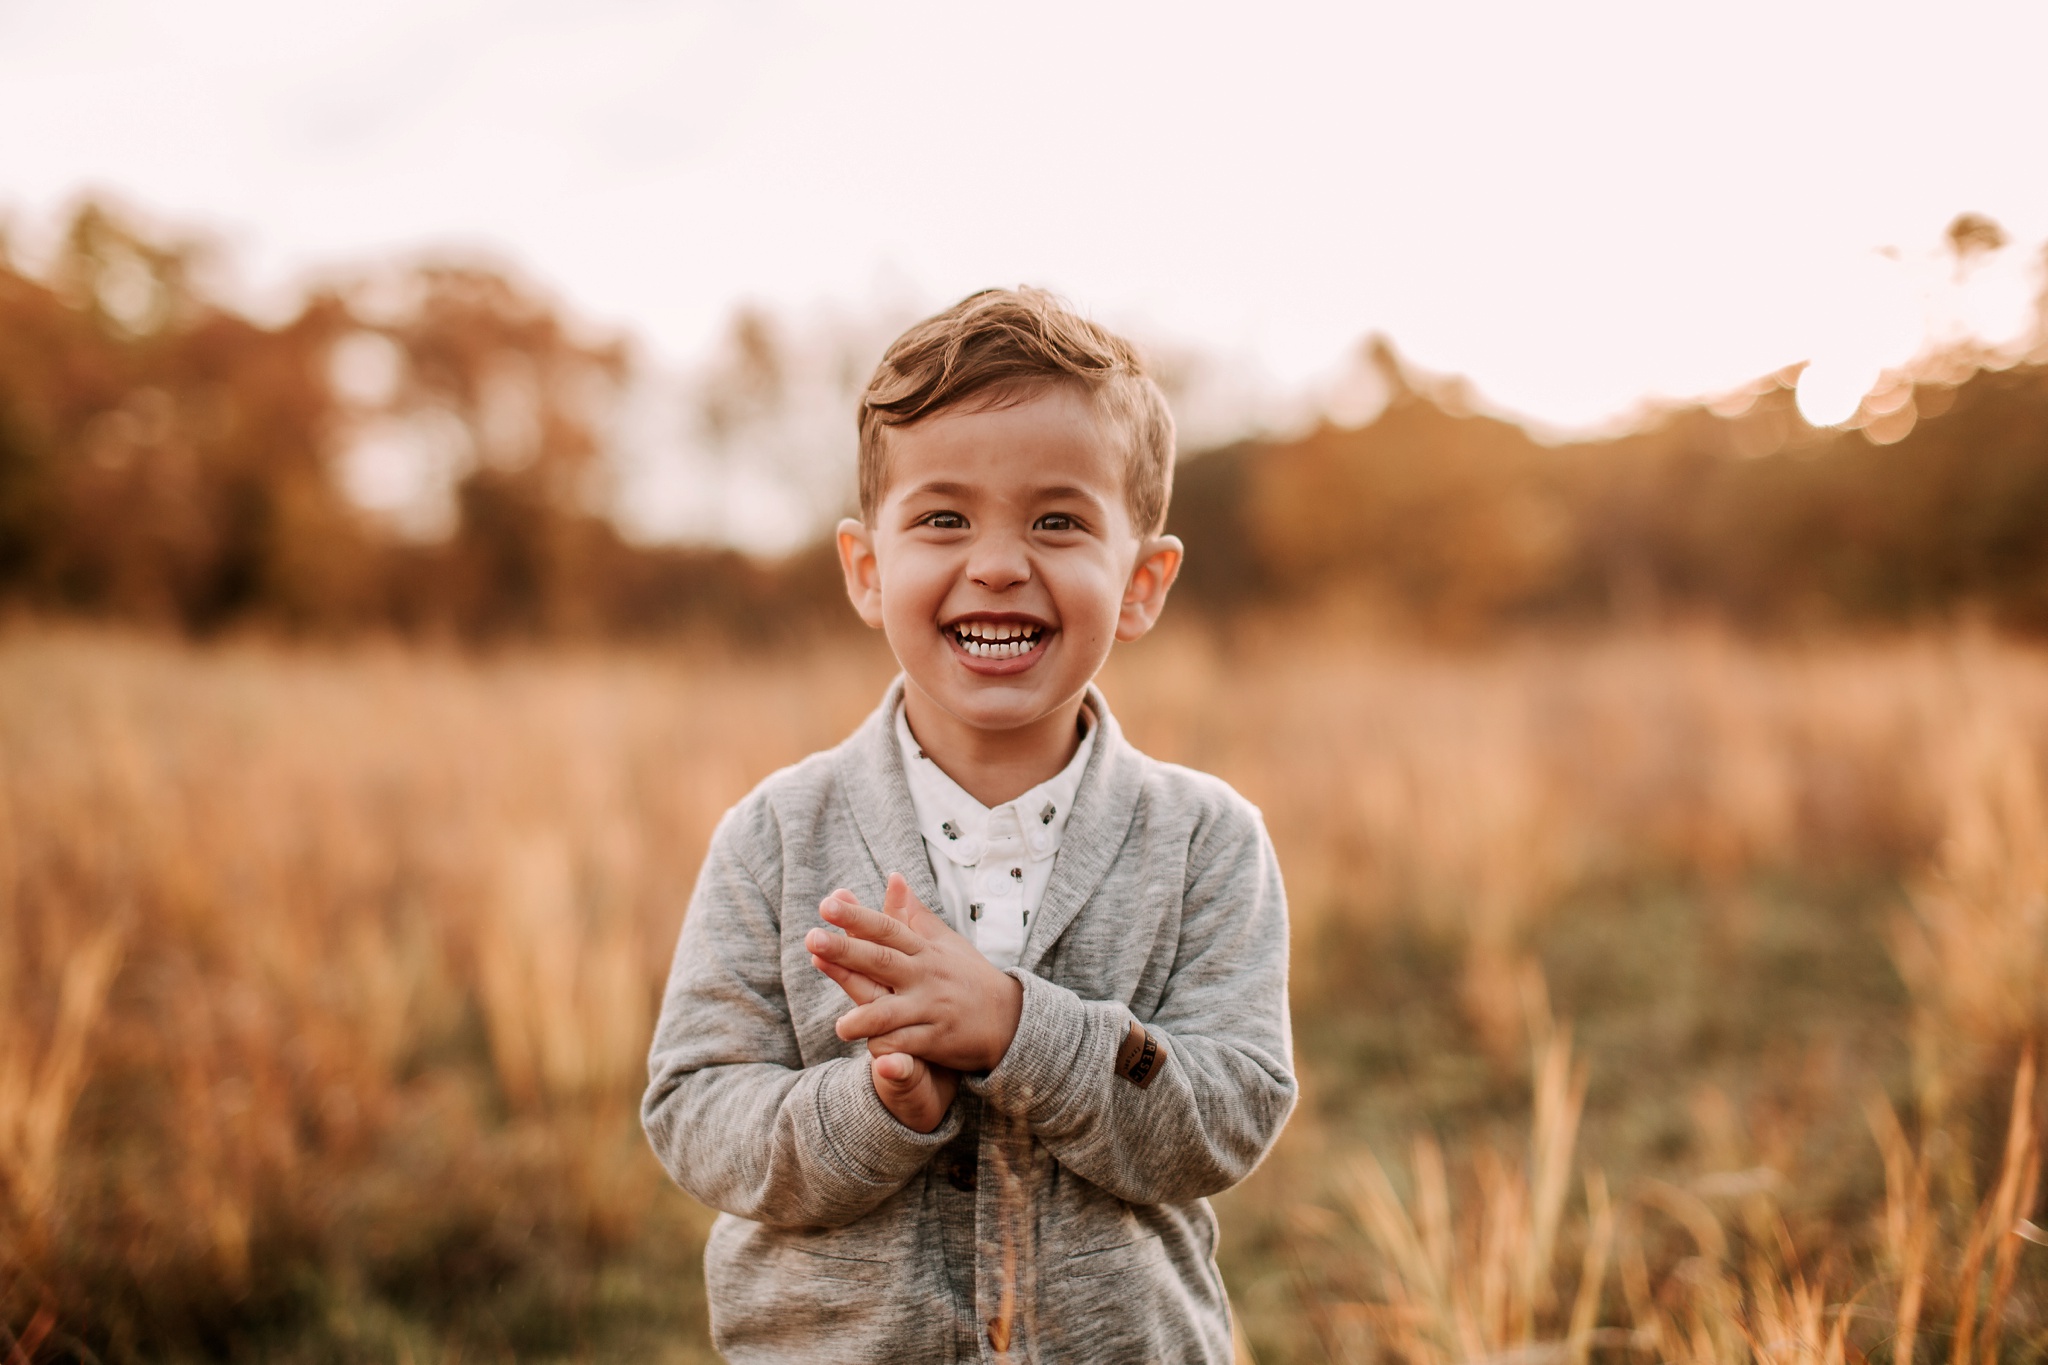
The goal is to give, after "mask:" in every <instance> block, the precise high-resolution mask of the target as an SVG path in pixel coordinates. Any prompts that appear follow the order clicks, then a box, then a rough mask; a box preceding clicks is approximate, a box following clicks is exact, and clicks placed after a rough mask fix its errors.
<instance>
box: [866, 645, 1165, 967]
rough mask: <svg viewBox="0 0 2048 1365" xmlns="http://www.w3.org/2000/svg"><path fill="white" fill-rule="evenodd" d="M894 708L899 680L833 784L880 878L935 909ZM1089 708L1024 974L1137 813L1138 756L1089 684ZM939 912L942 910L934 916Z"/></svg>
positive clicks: (1077, 905)
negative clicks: (1069, 811) (1088, 744)
mask: <svg viewBox="0 0 2048 1365" xmlns="http://www.w3.org/2000/svg"><path fill="white" fill-rule="evenodd" d="M902 702H903V679H902V678H901V677H898V678H897V679H896V681H895V682H893V683H891V684H890V685H889V690H888V691H887V692H886V693H884V694H883V696H882V704H881V705H880V706H879V707H877V708H876V710H875V712H874V714H873V715H871V716H869V717H868V718H867V720H866V721H865V722H863V723H862V725H861V727H860V729H858V730H856V731H855V732H854V733H853V736H852V738H851V739H849V740H848V741H847V742H846V743H845V744H844V745H842V746H841V747H840V750H839V761H838V769H839V781H840V784H841V787H842V789H843V790H844V791H845V793H846V798H847V804H848V805H849V806H851V807H852V810H853V819H854V824H855V825H856V826H857V827H858V828H859V829H860V835H861V840H862V842H864V843H865V844H866V845H867V847H868V853H869V855H870V856H871V857H873V858H874V860H875V866H876V867H878V868H880V869H881V872H882V875H883V877H884V878H885V879H886V878H887V876H888V874H889V873H891V872H901V873H902V874H903V877H904V880H906V881H908V882H909V883H910V889H911V890H912V891H914V892H916V893H917V898H918V899H919V900H921V901H923V902H924V903H925V904H926V905H928V906H932V907H934V908H938V907H939V906H940V901H939V888H938V883H937V882H936V880H935V879H934V878H933V876H932V866H931V855H930V854H929V852H927V850H926V849H925V846H924V836H923V835H922V834H921V833H919V832H918V828H917V811H916V808H915V807H914V806H912V804H911V801H910V783H909V781H908V780H907V779H906V778H905V777H904V775H903V755H902V753H901V752H900V750H899V749H898V747H897V744H896V731H895V720H896V708H897V707H898V706H900V705H901V704H902ZM1088 709H1089V710H1091V711H1093V712H1094V713H1095V722H1096V726H1097V730H1096V736H1095V752H1094V753H1093V754H1091V755H1090V756H1089V759H1088V766H1087V768H1086V769H1084V770H1083V771H1082V774H1081V787H1080V790H1079V791H1078V792H1077V793H1076V794H1075V797H1074V812H1073V815H1072V817H1071V818H1070V819H1069V821H1068V823H1067V830H1066V835H1065V837H1064V838H1063V840H1062V841H1061V844H1060V851H1059V854H1058V856H1057V857H1056V858H1055V859H1054V861H1053V866H1052V880H1051V881H1050V882H1048V883H1047V885H1046V888H1045V899H1044V900H1043V901H1042V902H1040V903H1039V907H1038V910H1037V911H1036V913H1034V914H1033V915H1032V916H1031V928H1030V931H1029V933H1028V935H1027V937H1026V938H1025V941H1024V952H1023V954H1022V956H1020V957H1019V958H1018V960H1017V965H1018V966H1019V967H1021V968H1023V969H1025V970H1026V971H1034V970H1036V969H1037V967H1038V964H1039V963H1040V962H1041V961H1043V960H1044V958H1045V955H1046V953H1047V951H1048V950H1049V949H1051V947H1052V945H1053V944H1054V943H1055V942H1057V941H1058V940H1059V936H1060V935H1061V934H1062V933H1063V932H1065V930H1066V927H1067V926H1068V925H1069V924H1071V923H1073V920H1074V916H1076V915H1078V914H1080V913H1081V907H1082V906H1084V905H1086V904H1087V903H1088V898H1089V897H1090V896H1091V895H1093V894H1094V893H1095V888H1096V887H1097V886H1099V885H1100V884H1101V882H1102V878H1103V875H1104V874H1105V873H1107V872H1108V871H1109V865H1110V864H1111V863H1112V862H1114V861H1115V860H1116V855H1117V850H1118V849H1120V848H1122V847H1123V843H1124V837H1125V835H1126V834H1127V833H1128V832H1129V830H1130V826H1131V820H1132V818H1133V817H1134V816H1135V815H1136V814H1137V809H1138V790H1139V788H1140V787H1141V786H1142V785H1143V783H1144V758H1143V756H1142V755H1140V754H1139V753H1138V751H1137V750H1135V749H1133V748H1132V747H1131V746H1130V745H1129V744H1128V743H1126V742H1125V741H1124V735H1123V729H1122V727H1120V726H1119V725H1118V724H1117V723H1116V717H1115V716H1113V715H1111V714H1110V711H1109V703H1108V702H1107V701H1105V700H1103V696H1102V692H1101V690H1100V689H1098V688H1097V687H1096V686H1095V685H1094V684H1093V683H1090V684H1089V685H1088ZM939 913H940V914H941V915H944V913H945V912H944V910H943V909H939ZM953 927H954V928H955V929H958V928H959V927H960V926H959V925H954V926H953Z"/></svg>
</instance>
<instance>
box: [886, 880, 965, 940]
mask: <svg viewBox="0 0 2048 1365" xmlns="http://www.w3.org/2000/svg"><path fill="white" fill-rule="evenodd" d="M882 909H883V911H884V912H886V913H887V914H888V915H889V917H890V918H891V919H894V920H897V921H899V922H901V923H902V924H904V925H907V926H908V927H909V928H910V929H912V930H914V931H915V932H916V934H917V936H918V937H919V938H923V939H934V938H937V937H939V935H940V934H942V933H947V934H949V933H951V932H953V926H952V925H950V924H948V923H946V921H945V920H944V919H943V918H941V917H940V916H938V915H935V914H933V913H932V911H931V907H930V906H928V905H926V904H925V903H924V902H923V901H921V900H919V899H918V898H917V893H916V892H915V891H912V890H911V889H910V883H909V882H907V881H905V880H904V879H903V874H902V873H901V872H891V873H890V874H889V884H888V886H887V887H886V888H885V889H884V890H883V892H882Z"/></svg>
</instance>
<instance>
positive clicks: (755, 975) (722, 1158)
mask: <svg viewBox="0 0 2048 1365" xmlns="http://www.w3.org/2000/svg"><path fill="white" fill-rule="evenodd" d="M780 888H781V874H780V843H779V840H778V838H777V834H776V828H775V820H774V814H773V811H772V809H771V807H770V805H769V803H768V802H767V801H766V800H765V799H763V798H762V797H761V796H760V794H759V793H757V794H756V795H755V797H752V798H749V800H748V801H747V802H743V803H742V804H741V805H740V806H738V807H736V808H734V809H733V810H732V811H731V812H729V813H728V814H727V816H726V818H725V819H724V820H723V821H721V822H720V824H719V827H718V830H717V832H716V833H715V834H714V835H713V836H712V839H711V848H710V851H709V853H708V854H707V855H706V857H705V861H704V867H703V870H702V872H701V873H699V875H698V878H697V888H696V891H695V893H694V894H693V895H692V896H691V898H690V907H689V912H688V914H687V915H686V916H685V918H684V921H683V929H682V934H681V936H680V937H679V939H678V942H677V944H676V954H675V961H674V965H673V966H672V968H671V969H670V972H669V980H668V989H667V991H666V992H665V994H664V996H663V999H662V1006H661V1018H660V1021H659V1023H658V1024H657V1025H656V1027H655V1033H654V1044H653V1047H652V1049H651V1050H650V1052H649V1054H648V1060H647V1069H648V1086H647V1093H646V1095H645V1097H644V1098H643V1099H642V1101H641V1109H640V1114H641V1124H642V1126H643V1127H644V1128H645V1130H646V1132H647V1138H648V1141H649V1142H650V1143H651V1144H652V1145H653V1147H654V1151H655V1155H656V1156H658V1157H659V1158H660V1159H661V1164H662V1166H663V1167H664V1168H665V1169H666V1170H667V1171H668V1173H669V1176H670V1177H671V1178H672V1179H673V1180H674V1181H675V1182H676V1183H677V1184H678V1185H680V1186H682V1187H683V1189H685V1190H686V1191H688V1192H689V1193H690V1194H691V1195H692V1196H693V1197H695V1198H696V1199H697V1200H698V1201H700V1202H702V1203H704V1204H708V1205H710V1206H711V1207H712V1208H715V1209H720V1210H723V1211H724V1212H726V1213H730V1214H734V1215H736V1216H738V1217H742V1218H750V1219H753V1220H755V1221H757V1222H761V1223H769V1224H778V1225H786V1226H810V1227H836V1226H841V1225H844V1224H846V1223H850V1222H852V1221H853V1220H854V1219H856V1218H859V1217H860V1216H861V1215H862V1214H865V1213H866V1212H868V1211H869V1210H870V1209H872V1208H874V1207H875V1205H877V1204H879V1203H881V1202H882V1200H884V1199H886V1198H888V1197H889V1196H890V1195H891V1194H893V1193H895V1192H896V1191H897V1190H898V1189H900V1188H902V1186H903V1185H904V1184H905V1183H906V1182H907V1181H908V1180H909V1179H910V1178H911V1177H912V1176H913V1175H915V1174H916V1173H917V1172H918V1171H920V1170H921V1169H923V1167H924V1166H925V1164H926V1163H927V1162H928V1161H929V1160H930V1159H931V1156H932V1154H933V1153H934V1152H935V1151H936V1150H937V1149H938V1148H940V1147H942V1146H943V1145H945V1143H947V1142H948V1141H950V1140H951V1139H952V1138H953V1137H954V1135H955V1134H956V1133H957V1132H958V1130H959V1117H958V1115H957V1113H949V1114H948V1115H947V1117H946V1120H945V1122H944V1123H943V1124H941V1125H940V1127H939V1128H937V1129H936V1130H934V1131H933V1132H930V1133H919V1132H916V1131H915V1130H913V1129H911V1128H908V1127H906V1126H904V1125H903V1124H902V1123H900V1122H898V1121H897V1119H896V1117H895V1116H894V1115H893V1114H891V1113H890V1112H889V1111H888V1110H887V1109H886V1108H884V1107H883V1105H882V1102H881V1100H880V1099H878V1098H877V1097H876V1095H875V1090H874V1085H873V1082H872V1081H871V1080H870V1079H869V1076H868V1063H867V1058H866V1057H865V1056H855V1057H841V1058H833V1059H830V1060H827V1061H824V1062H820V1063H818V1064H816V1065H813V1066H809V1067H806V1066H805V1065H804V1064H803V1059H802V1056H801V1054H800V1052H799V1050H798V1046H797V1038H796V1032H795V1029H794V1027H793V1026H792V1024H791V1021H790V1009H789V1001H788V998H787V997H786V995H785V994H784V992H783V985H782V932H781V922H780V919H781V917H780V912H779V906H780Z"/></svg>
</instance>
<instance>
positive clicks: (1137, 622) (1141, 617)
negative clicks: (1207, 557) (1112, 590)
mask: <svg viewBox="0 0 2048 1365" xmlns="http://www.w3.org/2000/svg"><path fill="white" fill-rule="evenodd" d="M1186 553H1187V551H1186V550H1185V548H1184V547H1183V546H1182V545H1181V543H1180V537H1179V536H1153V537H1152V538H1151V539H1150V540H1147V541H1146V542H1145V543H1144V544H1143V545H1141V546H1139V547H1138V566H1137V567H1136V568H1135V569H1132V570H1131V581H1130V584H1129V586H1127V587H1126V588H1125V589H1124V604H1123V609H1122V610H1121V611H1119V612H1118V613H1117V618H1116V638H1117V639H1119V640H1124V641H1130V640H1135V639H1138V638H1139V637H1140V636H1142V635H1144V633H1145V632H1146V631H1148V630H1150V629H1152V625H1153V623H1154V622H1155V621H1157V620H1158V619H1159V613H1160V611H1161V610H1162V609H1164V607H1165V606H1166V594H1167V592H1168V591H1169V590H1170V589H1171V588H1172V587H1173V580H1174V579H1175V578H1177V577H1179V576H1180V561H1181V558H1182V557H1183V556H1184V555H1185V554H1186Z"/></svg>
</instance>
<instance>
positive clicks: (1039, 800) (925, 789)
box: [896, 707, 1095, 967]
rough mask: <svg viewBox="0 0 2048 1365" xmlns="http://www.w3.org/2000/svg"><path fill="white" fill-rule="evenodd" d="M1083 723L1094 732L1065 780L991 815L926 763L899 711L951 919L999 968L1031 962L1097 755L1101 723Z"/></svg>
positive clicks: (907, 763) (907, 764)
mask: <svg viewBox="0 0 2048 1365" xmlns="http://www.w3.org/2000/svg"><path fill="white" fill-rule="evenodd" d="M1081 720H1082V723H1083V724H1084V725H1086V726H1087V727H1088V729H1087V732H1086V733H1085V734H1083V735H1082V736H1081V744H1080V747H1079V748H1077V749H1075V750H1074V757H1073V759H1072V760H1071V761H1070V762H1069V763H1068V764H1067V766H1066V767H1065V768H1064V769H1062V770H1061V771H1060V774H1059V775H1058V776H1057V777H1054V778H1051V779H1050V780H1048V781H1045V782H1041V783H1039V784H1038V785H1037V786H1035V787H1033V788H1032V789H1031V790H1030V791H1027V792H1025V793H1024V794H1023V795H1022V796H1020V797H1018V798H1017V799H1016V800H1014V801H1009V802H1005V803H1004V804H1003V805H1000V806H997V807H996V808H995V809H994V810H990V809H989V808H988V807H987V806H984V805H982V804H981V802H979V801H977V800H975V799H974V798H973V797H971V796H969V795H968V794H967V793H966V792H965V791H963V790H961V788H960V784H959V783H957V782H955V781H954V780H953V779H952V778H950V777H948V776H946V774H945V771H944V770H943V769H941V768H940V767H939V765H938V764H936V763H934V762H933V761H932V760H931V759H929V758H926V757H925V755H924V750H922V749H920V748H918V747H917V740H916V738H915V737H914V736H912V735H911V733H910V722H909V721H908V720H906V719H905V718H904V715H903V708H901V707H898V708H897V709H896V742H897V743H898V744H899V745H900V746H902V749H903V772H904V776H905V777H907V778H908V779H909V781H910V804H911V806H912V807H913V808H914V809H915V810H916V812H917V828H918V831H919V832H920V833H921V834H923V835H924V846H925V852H926V853H927V854H928V855H929V856H930V857H931V861H932V875H933V878H934V879H935V880H936V881H937V882H938V884H939V899H940V901H942V902H943V903H944V907H945V911H946V918H948V919H950V920H951V921H952V922H953V924H954V926H955V927H957V928H958V929H959V930H960V931H961V932H962V933H964V934H966V935H967V936H968V937H969V938H970V939H972V940H973V941H974V946H975V947H977V948H979V949H980V950H981V954H982V956H983V957H986V958H987V959H988V960H989V961H990V962H993V963H995V965H996V966H998V967H1014V966H1016V965H1017V959H1018V958H1019V957H1021V956H1023V953H1024V937H1025V935H1026V934H1027V933H1029V932H1030V928H1031V916H1032V915H1033V914H1034V913H1036V911H1037V910H1038V903H1039V902H1040V901H1042V900H1044V899H1045V888H1046V884H1047V883H1048V882H1050V881H1051V880H1052V863H1053V855H1054V854H1056V853H1058V852H1059V851H1060V838H1061V836H1062V835H1063V834H1064V833H1065V832H1066V828H1067V815H1068V813H1069V812H1070V811H1071V810H1072V809H1073V805H1074V793H1075V792H1077V791H1079V790H1080V788H1081V774H1082V773H1083V772H1085V771H1086V770H1087V767H1088V755H1089V754H1090V753H1092V752H1094V749H1095V718H1094V717H1093V716H1092V715H1090V714H1089V712H1088V709H1087V708H1086V707H1083V708H1082V709H1081Z"/></svg>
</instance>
